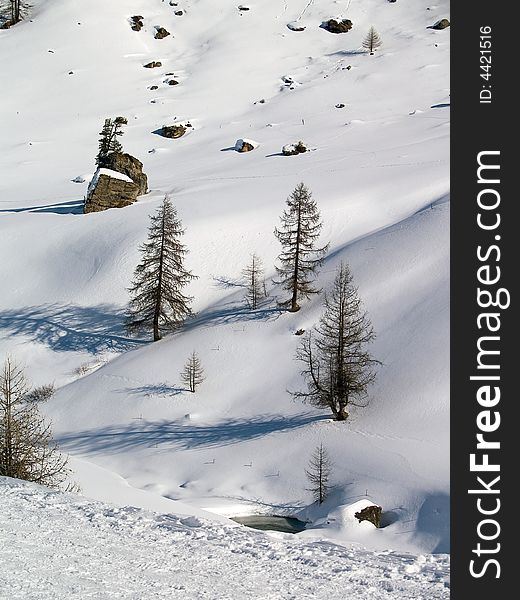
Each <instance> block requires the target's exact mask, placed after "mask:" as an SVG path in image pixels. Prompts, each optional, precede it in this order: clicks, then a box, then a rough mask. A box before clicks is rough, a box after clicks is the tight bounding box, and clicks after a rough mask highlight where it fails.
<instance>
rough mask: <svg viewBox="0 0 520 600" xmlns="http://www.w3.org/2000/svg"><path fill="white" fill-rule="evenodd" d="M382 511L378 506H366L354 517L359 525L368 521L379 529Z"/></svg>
mask: <svg viewBox="0 0 520 600" xmlns="http://www.w3.org/2000/svg"><path fill="white" fill-rule="evenodd" d="M382 512H383V509H382V508H381V507H380V506H376V505H375V504H373V505H372V506H366V507H365V508H363V510H360V511H359V512H357V513H355V514H354V516H355V517H356V519H357V520H358V521H359V522H360V523H361V521H370V523H372V524H373V525H375V526H376V527H381V515H382Z"/></svg>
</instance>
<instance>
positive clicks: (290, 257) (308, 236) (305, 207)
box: [274, 183, 328, 312]
mask: <svg viewBox="0 0 520 600" xmlns="http://www.w3.org/2000/svg"><path fill="white" fill-rule="evenodd" d="M321 228H322V223H321V220H320V213H319V211H318V207H317V205H316V202H315V201H314V200H313V199H312V194H311V192H310V190H309V189H308V188H307V187H306V186H305V185H304V184H303V183H300V184H299V185H297V186H296V188H295V189H294V191H293V192H292V194H291V195H290V196H289V198H287V208H286V209H285V211H284V213H283V215H282V217H281V226H280V228H276V229H275V230H274V234H275V236H276V237H277V239H278V241H279V242H280V244H281V245H282V252H281V254H280V255H279V256H278V260H279V261H280V267H276V272H277V273H278V276H279V281H278V282H277V283H281V284H282V285H283V287H284V288H285V289H286V290H287V291H288V292H290V294H291V299H290V300H289V301H288V302H287V304H288V305H289V306H290V308H289V310H290V311H291V312H296V311H297V310H299V309H300V307H299V305H298V301H299V300H300V298H302V297H303V298H307V297H308V296H309V295H311V294H316V293H318V292H319V290H317V289H314V288H313V286H312V282H313V280H314V279H315V277H316V273H317V270H318V267H319V266H320V265H321V264H322V262H323V257H324V255H325V253H326V252H327V249H328V244H327V245H326V246H323V247H321V248H315V244H316V241H317V240H318V238H319V236H320V231H321Z"/></svg>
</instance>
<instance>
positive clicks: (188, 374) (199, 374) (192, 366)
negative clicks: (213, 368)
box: [181, 351, 204, 393]
mask: <svg viewBox="0 0 520 600" xmlns="http://www.w3.org/2000/svg"><path fill="white" fill-rule="evenodd" d="M181 380H182V382H183V383H184V384H186V385H187V386H188V389H189V390H190V392H193V393H195V391H196V389H197V387H198V386H199V385H200V384H201V383H202V382H203V381H204V369H203V368H202V364H201V362H200V358H199V357H198V356H197V353H196V352H195V351H193V352H192V353H191V355H190V357H189V358H188V361H187V362H186V364H185V365H184V369H183V371H182V373H181Z"/></svg>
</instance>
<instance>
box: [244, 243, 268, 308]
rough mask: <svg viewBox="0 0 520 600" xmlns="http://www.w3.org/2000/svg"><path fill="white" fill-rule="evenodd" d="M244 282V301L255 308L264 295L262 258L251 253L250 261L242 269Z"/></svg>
mask: <svg viewBox="0 0 520 600" xmlns="http://www.w3.org/2000/svg"><path fill="white" fill-rule="evenodd" d="M242 275H243V277H244V280H245V283H246V296H245V297H246V302H247V305H248V306H249V308H251V309H252V310H255V309H256V308H257V307H258V303H259V301H260V299H261V298H263V297H265V295H266V293H265V292H266V290H265V280H264V267H263V264H262V260H261V259H260V258H259V257H258V256H257V255H256V254H255V253H253V254H252V255H251V261H250V263H249V264H248V265H247V267H246V268H245V269H244V270H243V271H242Z"/></svg>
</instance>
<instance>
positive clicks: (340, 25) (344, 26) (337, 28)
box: [322, 19, 352, 33]
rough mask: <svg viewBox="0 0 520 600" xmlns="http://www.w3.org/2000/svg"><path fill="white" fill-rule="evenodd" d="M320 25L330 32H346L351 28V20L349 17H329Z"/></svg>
mask: <svg viewBox="0 0 520 600" xmlns="http://www.w3.org/2000/svg"><path fill="white" fill-rule="evenodd" d="M322 27H323V29H326V30H327V31H330V33H347V31H350V30H351V29H352V21H351V20H350V19H341V20H339V19H329V20H328V21H325V23H323V24H322Z"/></svg>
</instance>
